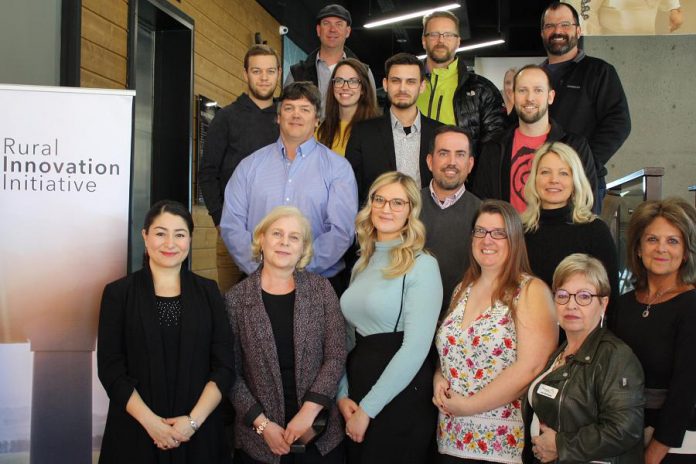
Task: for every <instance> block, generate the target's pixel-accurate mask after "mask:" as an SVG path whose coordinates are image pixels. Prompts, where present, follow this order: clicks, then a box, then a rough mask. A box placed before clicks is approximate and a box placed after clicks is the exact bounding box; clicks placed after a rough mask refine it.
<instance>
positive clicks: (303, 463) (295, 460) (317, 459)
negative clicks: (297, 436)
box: [234, 442, 345, 464]
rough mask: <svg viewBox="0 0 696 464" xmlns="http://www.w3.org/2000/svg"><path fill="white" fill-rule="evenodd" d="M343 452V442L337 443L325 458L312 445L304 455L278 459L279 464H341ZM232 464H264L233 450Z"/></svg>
mask: <svg viewBox="0 0 696 464" xmlns="http://www.w3.org/2000/svg"><path fill="white" fill-rule="evenodd" d="M344 456H345V450H344V447H343V442H341V443H339V444H338V446H336V447H335V448H334V449H332V450H331V451H329V452H328V454H326V456H322V455H321V454H319V450H317V447H316V446H314V445H310V446H309V447H308V448H307V451H306V452H305V453H298V454H293V453H290V454H286V455H285V456H282V457H281V458H280V464H343V461H344ZM234 464H264V463H263V462H261V461H257V460H255V459H253V458H251V457H250V456H249V455H248V454H246V453H245V452H244V451H242V450H239V449H238V450H235V452H234Z"/></svg>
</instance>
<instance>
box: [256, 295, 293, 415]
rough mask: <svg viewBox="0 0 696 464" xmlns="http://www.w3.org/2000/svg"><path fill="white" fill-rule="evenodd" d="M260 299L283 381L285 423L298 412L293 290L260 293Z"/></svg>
mask: <svg viewBox="0 0 696 464" xmlns="http://www.w3.org/2000/svg"><path fill="white" fill-rule="evenodd" d="M261 297H262V299H263V305H264V307H265V308H266V313H267V314H268V318H269V319H270V321H271V329H272V330H273V338H274V339H275V345H276V350H277V351H278V364H279V365H280V378H281V379H282V381H283V399H284V400H285V423H286V424H287V423H288V422H290V420H291V419H292V418H293V417H294V416H295V414H297V411H298V410H299V406H298V401H297V387H296V384H295V342H294V330H293V328H294V327H293V325H294V324H293V323H294V320H295V290H293V291H292V292H290V293H287V294H285V295H272V294H270V293H267V292H265V291H262V293H261Z"/></svg>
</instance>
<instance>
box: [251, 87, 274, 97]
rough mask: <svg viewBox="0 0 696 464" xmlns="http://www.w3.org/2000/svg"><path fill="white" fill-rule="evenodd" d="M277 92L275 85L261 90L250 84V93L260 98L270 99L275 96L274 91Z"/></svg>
mask: <svg viewBox="0 0 696 464" xmlns="http://www.w3.org/2000/svg"><path fill="white" fill-rule="evenodd" d="M274 92H275V86H273V87H270V88H269V89H268V90H265V91H264V90H261V89H259V88H257V87H256V86H254V85H251V84H249V93H250V94H251V95H252V96H254V97H255V98H257V99H259V100H270V99H272V98H273V93H274Z"/></svg>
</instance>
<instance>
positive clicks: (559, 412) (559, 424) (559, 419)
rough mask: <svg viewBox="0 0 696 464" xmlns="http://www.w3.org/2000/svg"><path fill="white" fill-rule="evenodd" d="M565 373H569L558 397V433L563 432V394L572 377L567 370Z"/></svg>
mask: <svg viewBox="0 0 696 464" xmlns="http://www.w3.org/2000/svg"><path fill="white" fill-rule="evenodd" d="M565 374H567V376H566V377H565V380H564V381H563V386H562V387H561V395H560V396H559V397H558V430H556V433H558V432H561V406H563V394H564V393H565V389H566V386H567V385H568V380H569V378H570V374H569V373H568V371H566V372H565Z"/></svg>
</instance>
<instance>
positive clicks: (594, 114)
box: [541, 2, 631, 208]
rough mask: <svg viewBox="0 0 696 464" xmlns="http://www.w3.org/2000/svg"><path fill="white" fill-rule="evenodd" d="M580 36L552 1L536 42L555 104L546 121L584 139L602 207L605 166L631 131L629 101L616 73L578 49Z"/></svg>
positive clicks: (565, 8)
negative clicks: (541, 50)
mask: <svg viewBox="0 0 696 464" xmlns="http://www.w3.org/2000/svg"><path fill="white" fill-rule="evenodd" d="M581 35H582V30H581V28H580V21H579V17H578V12H577V11H576V10H575V8H573V7H572V6H571V5H569V4H567V3H562V2H553V3H551V4H550V5H549V6H548V7H547V8H546V9H545V10H544V12H543V13H542V15H541V39H542V41H543V43H544V48H546V53H547V56H548V59H547V60H546V61H544V63H542V66H544V68H546V69H547V70H548V71H549V73H550V75H551V82H552V83H553V88H554V89H556V102H555V104H554V105H553V106H552V107H551V110H550V111H551V117H552V118H553V119H554V120H556V121H558V122H559V123H561V124H563V126H564V127H565V128H566V129H568V130H569V131H572V132H574V133H576V134H581V135H584V136H585V137H587V141H588V142H589V144H590V148H591V149H592V154H593V155H594V159H595V165H596V168H597V177H598V182H599V198H597V199H595V206H596V207H598V208H601V204H602V200H603V199H604V195H605V194H606V182H605V176H606V175H607V169H606V164H607V162H608V161H609V159H610V158H611V157H612V156H614V154H615V153H616V152H617V151H618V149H619V148H620V147H621V145H622V144H623V143H624V141H625V140H626V139H627V138H628V135H629V134H630V133H631V116H630V114H629V112H628V102H627V101H626V95H625V94H624V90H623V87H622V86H621V81H620V80H619V76H618V74H617V73H616V69H614V67H613V66H612V65H610V64H609V63H607V62H605V61H603V60H600V59H599V58H594V57H591V56H587V55H585V52H584V51H583V50H580V49H579V48H578V39H579V38H580V36H581Z"/></svg>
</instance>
